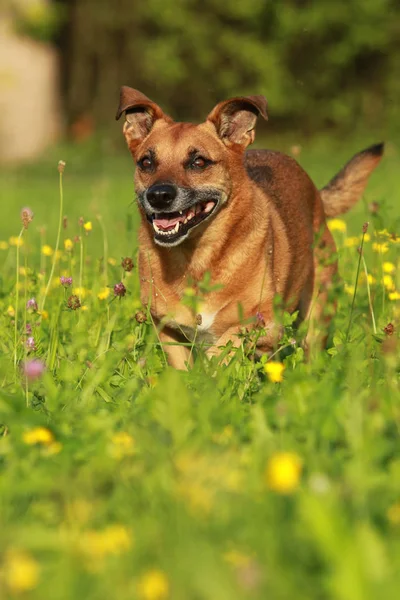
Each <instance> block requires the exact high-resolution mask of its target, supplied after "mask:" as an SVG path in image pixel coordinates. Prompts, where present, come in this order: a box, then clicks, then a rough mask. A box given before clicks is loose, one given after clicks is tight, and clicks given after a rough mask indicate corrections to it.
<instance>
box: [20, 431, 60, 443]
mask: <svg viewBox="0 0 400 600" xmlns="http://www.w3.org/2000/svg"><path fill="white" fill-rule="evenodd" d="M22 439H23V441H24V442H25V444H28V446H33V445H34V444H43V446H49V445H50V444H53V442H54V435H53V434H52V433H51V431H50V430H49V429H47V428H46V427H35V428H34V429H30V430H29V431H25V432H24V433H23V435H22Z"/></svg>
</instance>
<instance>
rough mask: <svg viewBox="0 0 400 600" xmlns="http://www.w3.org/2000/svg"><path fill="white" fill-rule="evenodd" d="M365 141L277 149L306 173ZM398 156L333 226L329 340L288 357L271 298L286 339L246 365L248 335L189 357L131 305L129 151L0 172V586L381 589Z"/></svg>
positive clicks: (32, 599)
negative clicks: (165, 348) (231, 347)
mask: <svg viewBox="0 0 400 600" xmlns="http://www.w3.org/2000/svg"><path fill="white" fill-rule="evenodd" d="M378 141H380V140H379V139H367V140H365V139H364V140H361V141H360V140H358V139H354V140H353V141H351V142H346V143H343V144H341V143H339V142H338V141H336V142H331V143H327V142H326V139H321V141H318V140H317V141H315V142H313V143H311V142H310V143H309V145H304V146H303V147H300V146H298V145H295V146H293V147H291V146H292V144H291V143H290V142H288V143H287V145H286V146H285V143H286V142H282V144H281V147H280V148H279V149H282V150H284V151H287V152H289V151H292V153H294V154H295V155H296V158H297V159H298V160H299V162H300V163H301V164H302V165H303V166H304V167H305V168H306V169H307V171H308V172H309V173H310V175H311V176H312V177H313V179H314V181H315V182H316V183H317V184H318V185H320V186H322V185H323V184H325V183H326V182H327V181H328V180H329V179H330V178H331V177H332V176H333V175H334V174H335V173H336V172H337V171H338V170H339V168H340V167H341V166H342V165H343V164H344V162H345V161H346V160H348V159H349V158H350V157H351V156H352V154H353V153H354V152H356V151H359V150H361V149H363V148H364V147H366V146H368V145H370V144H372V143H374V142H378ZM260 145H262V144H260ZM275 147H277V146H275ZM399 158H400V144H399V143H397V142H395V141H391V142H389V143H388V145H387V149H386V155H385V157H384V159H383V161H382V163H381V165H380V166H379V168H378V169H377V171H376V173H375V174H374V175H373V177H372V178H371V182H370V185H369V187H368V190H367V193H366V195H365V198H364V199H363V200H362V201H361V202H360V203H359V205H358V206H357V207H356V208H355V209H354V210H353V211H352V212H351V213H350V214H348V215H346V216H345V217H343V218H340V219H336V220H334V221H333V222H332V223H331V228H332V230H333V232H334V236H335V239H336V240H337V243H338V248H339V258H340V272H341V275H342V278H343V286H342V288H341V290H340V292H338V303H339V308H338V314H337V317H336V319H335V322H334V332H333V335H332V337H331V340H330V343H329V347H328V350H327V351H326V352H323V353H321V354H320V355H319V356H317V357H314V358H313V360H312V361H311V362H309V363H307V362H305V361H304V357H303V352H302V349H301V347H300V346H299V344H298V342H293V336H295V332H293V331H292V328H291V324H290V319H289V318H288V317H286V319H285V322H286V325H287V330H286V335H285V338H284V344H285V345H287V346H289V347H290V351H288V349H287V348H286V350H285V352H282V353H281V354H276V355H275V356H274V357H272V358H271V359H267V358H264V359H263V360H262V361H261V362H259V363H253V362H252V361H251V360H249V359H248V358H247V355H246V348H247V347H248V346H247V339H246V335H244V336H243V344H242V347H241V348H240V349H239V350H238V351H237V352H236V354H235V355H234V357H233V358H232V360H231V362H230V363H229V365H228V366H225V365H218V364H217V362H215V359H214V363H213V364H211V365H210V364H209V363H208V362H207V361H205V360H204V358H203V356H202V354H201V352H200V353H198V355H197V357H196V360H195V364H194V367H193V369H192V370H191V371H190V372H176V371H174V370H172V369H170V368H169V367H167V366H166V362H165V356H164V355H163V352H162V351H161V350H160V348H159V345H158V343H157V331H156V330H155V328H154V326H153V324H152V321H151V318H150V316H149V314H148V311H147V307H142V306H141V304H140V300H139V279H138V274H137V269H136V262H137V242H136V230H137V225H138V217H137V213H136V208H135V206H134V204H133V199H134V191H133V183H132V175H133V167H132V164H131V159H130V157H129V156H128V155H127V153H125V154H123V155H120V154H114V153H113V152H110V151H109V149H108V148H105V147H102V146H100V145H99V146H96V145H93V147H89V146H87V145H81V146H79V145H75V146H66V147H60V148H56V149H52V151H51V152H49V153H48V155H46V156H45V157H44V158H43V160H41V161H40V162H39V163H38V164H34V165H28V166H23V167H18V168H11V167H10V168H8V169H3V170H2V171H1V172H0V188H1V198H2V202H1V207H2V215H3V216H2V219H1V220H0V378H1V386H0V598H1V599H2V600H3V599H8V598H27V599H29V600H45V599H46V600H71V599H76V598H79V599H85V600H103V599H106V598H107V599H110V598H118V600H128V599H129V600H131V599H134V600H136V599H138V600H166V599H171V600H247V599H260V600H265V599H266V598H270V599H272V600H286V599H289V598H291V599H292V598H295V599H296V600H325V599H335V600H375V599H376V598H378V597H382V598H385V600H391V599H393V600H394V599H395V598H398V594H399V589H400V443H399V434H400V390H399V366H400V354H399V345H398V323H399V318H400V304H399V299H400V275H399V272H398V266H399V257H400V238H399V237H396V234H397V235H400V208H399V202H398V197H399V196H398V194H399V192H398V190H399V183H400V182H399V175H398V173H399ZM60 159H62V160H65V162H66V167H65V171H64V173H63V175H62V189H63V206H62V211H61V214H60V194H59V179H60V175H59V173H58V168H57V164H58V161H59V160H60ZM376 203H377V204H376ZM24 208H28V209H29V210H25V213H24V218H25V222H26V224H27V226H28V227H27V229H25V228H24V226H23V223H22V221H21V211H22V209H24ZM30 211H32V212H33V219H32V220H31V221H30V219H31V216H32V215H31V212H30ZM60 216H61V220H60ZM64 217H66V218H65V219H64ZM28 221H30V222H29V223H28ZM366 221H368V222H369V226H368V231H367V233H366V234H365V236H364V241H363V253H362V257H361V255H360V254H359V253H358V252H357V249H358V247H359V246H360V244H361V242H362V228H363V224H364V223H365V222H366ZM59 227H60V235H59V243H58V250H57V238H58V231H59ZM126 258H129V259H131V260H132V262H133V265H134V266H133V268H132V270H130V269H131V266H132V265H131V263H130V261H125V262H124V265H125V268H126V269H127V270H124V268H123V267H122V266H121V262H122V259H126ZM358 271H359V274H358V279H357V272H358ZM60 277H62V278H64V279H63V280H62V281H63V283H64V284H62V283H61V282H60ZM69 278H72V282H70V280H69ZM121 283H122V284H123V285H122V286H121V285H118V284H121ZM116 285H117V287H116V288H115V286H116ZM356 286H357V289H356V290H355V287H356ZM125 291H126V293H125ZM355 292H356V293H355ZM353 300H354V304H353ZM352 305H353V308H352Z"/></svg>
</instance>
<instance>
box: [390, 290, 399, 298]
mask: <svg viewBox="0 0 400 600" xmlns="http://www.w3.org/2000/svg"><path fill="white" fill-rule="evenodd" d="M389 300H400V292H389Z"/></svg>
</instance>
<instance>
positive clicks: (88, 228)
mask: <svg viewBox="0 0 400 600" xmlns="http://www.w3.org/2000/svg"><path fill="white" fill-rule="evenodd" d="M83 229H84V230H85V231H92V229H93V225H92V221H86V223H84V224H83Z"/></svg>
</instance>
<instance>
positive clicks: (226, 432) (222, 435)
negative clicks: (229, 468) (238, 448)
mask: <svg viewBox="0 0 400 600" xmlns="http://www.w3.org/2000/svg"><path fill="white" fill-rule="evenodd" d="M232 438H233V427H232V425H226V426H225V427H224V428H223V430H222V431H220V432H218V433H214V435H213V436H212V439H213V441H214V442H216V443H217V444H222V445H227V444H229V442H230V441H231V440H232Z"/></svg>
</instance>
